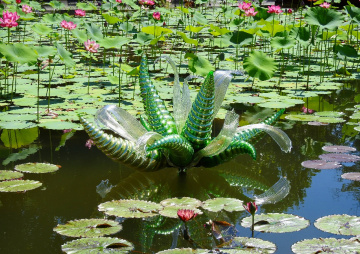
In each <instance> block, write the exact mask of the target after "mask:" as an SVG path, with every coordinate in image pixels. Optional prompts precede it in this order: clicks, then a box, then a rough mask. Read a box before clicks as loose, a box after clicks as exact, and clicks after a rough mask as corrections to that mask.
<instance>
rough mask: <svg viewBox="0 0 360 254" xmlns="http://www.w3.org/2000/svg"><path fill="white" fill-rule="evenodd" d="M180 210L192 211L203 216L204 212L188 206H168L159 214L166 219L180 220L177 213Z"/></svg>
mask: <svg viewBox="0 0 360 254" xmlns="http://www.w3.org/2000/svg"><path fill="white" fill-rule="evenodd" d="M180 209H191V210H193V211H194V212H195V213H197V214H202V211H201V210H199V209H196V208H192V207H190V208H189V207H188V206H185V207H184V206H166V207H164V209H163V210H161V211H159V214H161V215H162V216H165V217H170V218H178V215H177V211H178V210H180Z"/></svg>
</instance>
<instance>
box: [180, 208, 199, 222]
mask: <svg viewBox="0 0 360 254" xmlns="http://www.w3.org/2000/svg"><path fill="white" fill-rule="evenodd" d="M177 215H178V216H179V218H180V220H182V221H183V222H187V221H189V220H191V219H194V218H195V217H196V216H197V215H198V214H197V213H195V211H194V210H188V209H179V210H178V211H177Z"/></svg>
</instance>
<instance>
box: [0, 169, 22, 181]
mask: <svg viewBox="0 0 360 254" xmlns="http://www.w3.org/2000/svg"><path fill="white" fill-rule="evenodd" d="M23 176H24V175H23V173H20V172H16V171H12V170H0V181H3V180H11V179H18V178H21V177H23Z"/></svg>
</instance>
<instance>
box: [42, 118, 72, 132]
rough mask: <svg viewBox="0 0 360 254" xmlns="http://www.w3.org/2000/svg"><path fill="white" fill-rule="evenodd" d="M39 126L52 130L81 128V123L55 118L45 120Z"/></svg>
mask: <svg viewBox="0 0 360 254" xmlns="http://www.w3.org/2000/svg"><path fill="white" fill-rule="evenodd" d="M38 126H39V127H42V128H45V129H50V130H67V129H75V130H77V129H79V125H78V124H76V123H71V122H66V121H59V120H53V119H50V120H48V121H43V122H41V123H40V124H39V125H38Z"/></svg>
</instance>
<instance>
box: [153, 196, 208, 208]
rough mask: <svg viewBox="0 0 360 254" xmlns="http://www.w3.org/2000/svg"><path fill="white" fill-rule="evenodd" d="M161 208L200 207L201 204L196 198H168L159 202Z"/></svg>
mask: <svg viewBox="0 0 360 254" xmlns="http://www.w3.org/2000/svg"><path fill="white" fill-rule="evenodd" d="M160 204H161V205H162V206H192V207H198V206H201V204H202V202H201V201H200V200H198V199H196V198H190V197H182V198H168V199H165V200H163V201H161V202H160Z"/></svg>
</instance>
